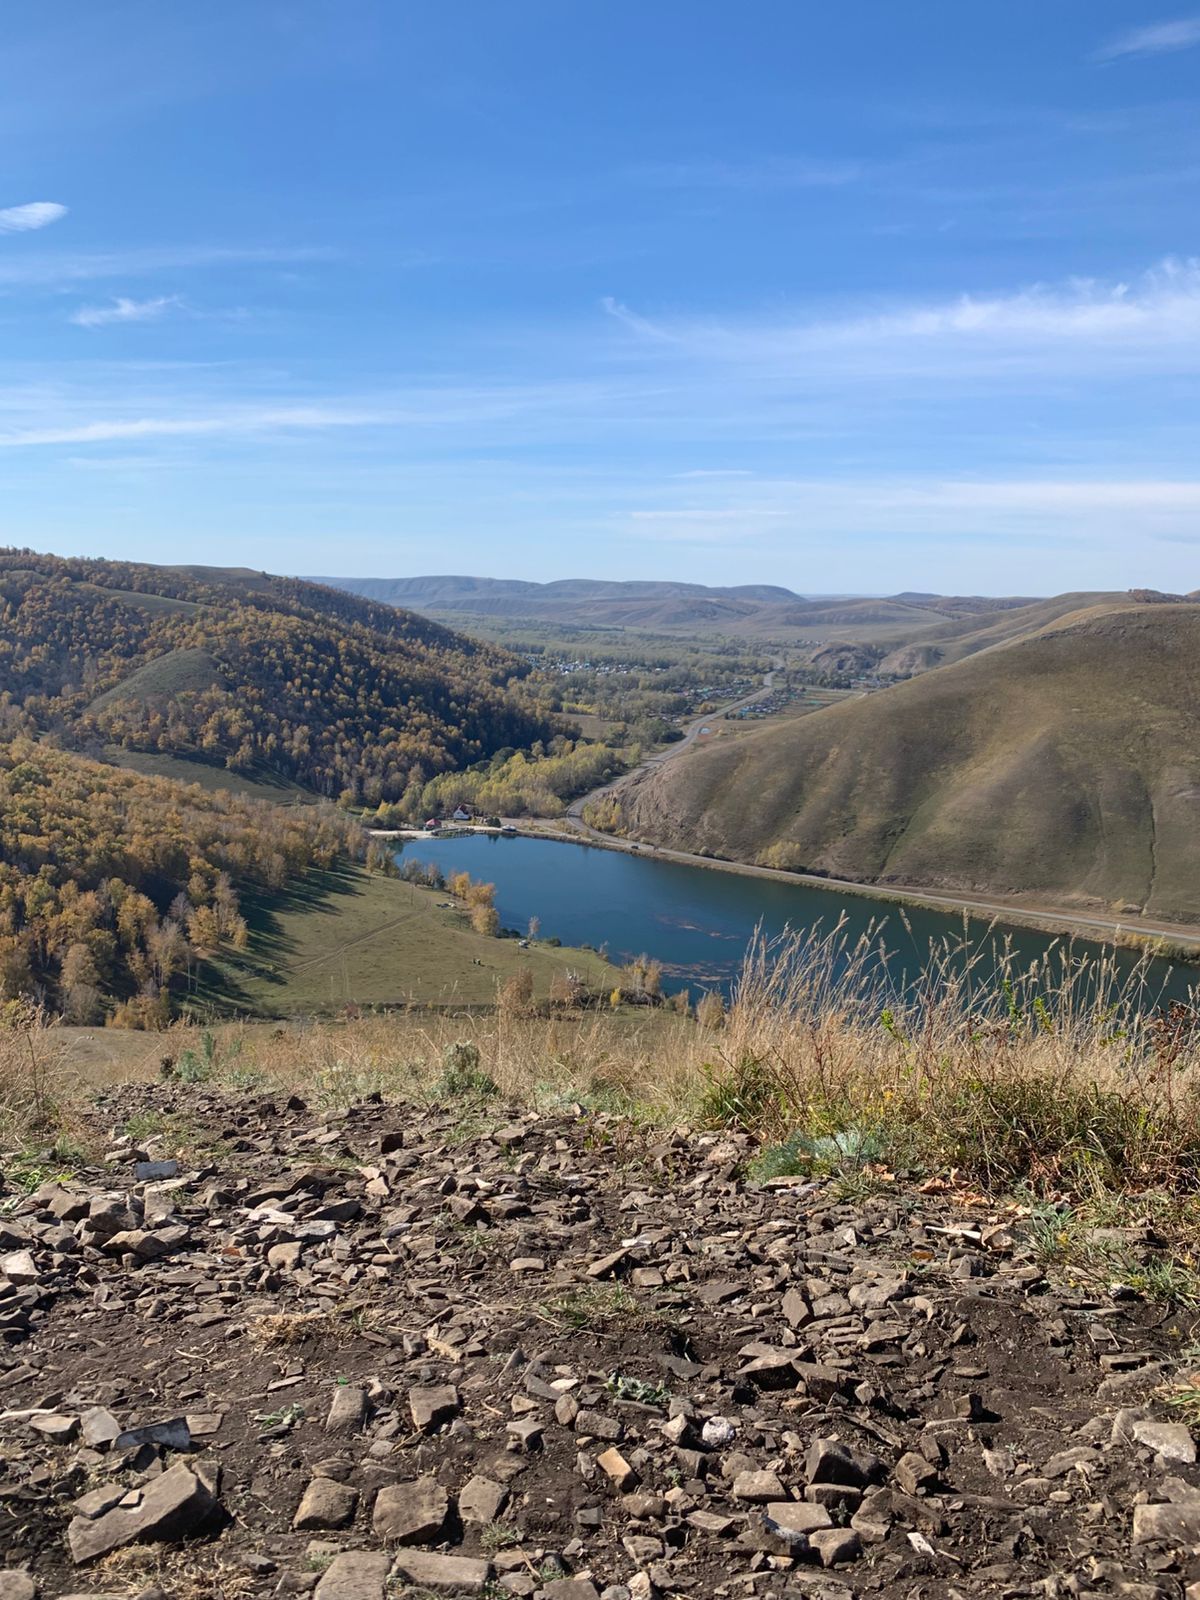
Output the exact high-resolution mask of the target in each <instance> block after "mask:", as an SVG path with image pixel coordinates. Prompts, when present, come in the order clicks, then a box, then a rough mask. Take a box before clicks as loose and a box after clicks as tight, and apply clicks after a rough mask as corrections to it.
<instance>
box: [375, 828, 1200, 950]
mask: <svg viewBox="0 0 1200 1600" xmlns="http://www.w3.org/2000/svg"><path fill="white" fill-rule="evenodd" d="M565 820H566V821H567V822H568V823H569V824H572V825H573V826H571V827H570V828H569V830H562V829H554V828H553V827H550V826H545V827H537V826H534V825H532V823H531V819H529V818H517V817H506V818H504V819H503V821H504V827H505V828H506V829H508V830H511V834H515V835H516V836H517V837H519V838H524V839H547V840H550V841H552V842H556V843H559V844H575V845H585V846H591V847H592V848H593V849H597V850H613V851H618V852H622V853H624V854H626V855H637V856H643V857H645V858H646V859H647V860H650V861H667V862H671V863H673V864H675V865H677V866H686V867H703V868H707V869H708V870H709V871H712V872H728V873H733V874H735V875H738V876H741V877H748V878H766V879H769V880H770V881H772V882H775V883H791V884H797V885H799V886H801V887H803V888H808V889H823V890H825V891H827V892H828V893H830V894H835V895H837V894H840V895H854V896H856V897H858V898H860V899H865V900H878V901H880V902H881V903H882V904H884V905H893V906H901V907H903V906H910V905H911V906H916V907H920V908H923V909H926V910H931V911H943V912H945V911H952V912H962V913H964V914H965V915H967V916H969V917H971V918H972V919H973V920H975V921H979V922H1001V923H1010V924H1012V925H1013V926H1014V927H1023V928H1032V929H1034V930H1035V931H1036V932H1038V933H1050V934H1065V935H1068V936H1072V935H1074V936H1078V937H1080V938H1085V939H1087V940H1089V942H1091V943H1092V944H1110V945H1116V946H1117V947H1118V948H1120V947H1122V943H1123V941H1124V947H1125V948H1128V947H1129V944H1130V943H1132V944H1134V945H1137V946H1143V947H1145V949H1146V951H1147V953H1148V954H1150V955H1153V954H1155V951H1154V948H1153V947H1154V945H1155V944H1158V943H1167V944H1175V945H1180V946H1183V947H1185V948H1184V950H1182V951H1179V952H1176V953H1174V955H1173V956H1170V955H1168V956H1163V957H1162V959H1164V960H1171V959H1175V960H1177V961H1178V962H1179V963H1180V964H1181V965H1184V966H1190V965H1193V964H1200V931H1196V930H1191V929H1188V928H1184V927H1173V926H1167V927H1161V926H1154V925H1140V924H1139V923H1138V922H1137V921H1127V920H1118V919H1116V918H1109V917H1099V916H1089V915H1087V914H1086V913H1084V912H1076V911H1068V910H1066V909H1065V908H1060V907H1055V906H1046V907H1042V906H1024V905H1020V904H1019V903H1013V902H1009V901H1004V900H978V899H974V898H972V897H971V896H969V895H957V894H954V893H952V892H943V891H941V890H936V889H923V888H918V887H915V886H910V885H907V884H890V885H883V884H879V885H876V884H867V883H856V882H854V881H853V880H851V879H848V878H826V877H821V876H820V875H819V874H817V873H811V872H787V871H785V870H783V869H782V868H780V867H760V866H757V865H756V864H754V863H753V862H749V861H730V860H727V859H726V858H724V857H722V856H702V855H694V854H691V853H690V852H688V851H683V850H671V849H668V848H666V847H663V846H658V845H651V844H646V843H643V842H642V841H640V840H626V839H620V838H617V837H615V836H612V835H608V834H601V833H597V832H596V831H595V830H594V829H590V828H588V827H587V825H586V824H585V823H583V822H582V821H581V820H580V819H579V818H577V817H573V816H571V815H570V814H569V813H568V816H567V818H566V819H565ZM371 831H372V836H373V837H375V838H395V839H403V840H406V841H408V840H417V839H421V838H423V837H425V835H424V834H423V833H422V831H421V830H420V829H387V830H383V829H380V830H371ZM459 831H461V832H462V834H463V835H464V836H466V835H468V834H474V833H487V834H491V835H493V836H496V837H499V835H498V834H497V830H496V829H494V828H478V827H472V826H470V825H466V824H464V825H462V827H461V829H460V830H459ZM510 836H511V835H510Z"/></svg>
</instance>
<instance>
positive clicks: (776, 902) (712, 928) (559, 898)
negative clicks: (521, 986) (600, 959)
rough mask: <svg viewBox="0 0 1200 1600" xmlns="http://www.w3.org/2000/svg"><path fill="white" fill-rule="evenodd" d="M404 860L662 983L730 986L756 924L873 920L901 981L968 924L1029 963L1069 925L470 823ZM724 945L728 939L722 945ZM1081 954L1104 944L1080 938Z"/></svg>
mask: <svg viewBox="0 0 1200 1600" xmlns="http://www.w3.org/2000/svg"><path fill="white" fill-rule="evenodd" d="M399 854H401V855H402V856H403V857H404V858H406V859H416V860H418V861H424V862H431V863H434V864H436V865H437V866H439V867H440V868H441V869H442V870H443V871H444V872H461V871H466V872H469V873H470V874H471V876H472V877H473V878H480V879H483V880H485V881H486V882H489V883H494V884H495V886H496V906H497V909H498V910H499V913H500V920H501V922H502V924H503V925H504V926H505V927H510V928H518V929H520V930H521V931H522V932H523V931H524V929H525V928H526V927H527V925H528V923H529V919H530V917H537V918H539V920H540V922H541V934H540V937H541V938H543V939H546V938H550V937H553V936H557V937H558V938H559V939H561V940H562V942H563V944H572V945H584V944H587V945H592V946H594V947H597V948H598V947H600V946H601V945H605V946H607V948H608V954H609V956H610V957H611V959H612V960H613V961H615V962H616V963H617V964H618V965H620V964H621V963H623V962H625V961H629V960H632V959H633V958H634V957H635V956H639V955H650V956H654V957H656V958H657V959H658V960H659V961H661V962H662V963H663V971H664V977H665V983H664V987H665V988H666V989H668V990H671V991H673V990H675V989H679V988H683V987H688V986H691V987H694V988H695V987H699V988H710V987H711V988H720V989H723V990H725V991H726V992H728V991H729V989H730V987H731V985H732V983H733V981H734V979H735V978H736V977H737V974H738V972H739V970H740V968H741V964H742V957H743V954H744V952H745V949H746V947H747V945H748V944H749V942H750V940H751V939H752V938H753V936H754V932H755V929H756V928H761V929H762V932H763V933H764V934H765V935H766V936H767V937H768V938H775V937H777V936H778V935H780V934H782V933H784V932H786V931H787V930H788V929H792V930H795V931H803V930H806V929H811V928H820V929H822V930H824V931H825V932H828V931H829V930H830V929H832V928H833V927H835V926H836V925H837V924H838V922H839V920H840V921H841V922H842V923H843V925H844V929H845V933H846V935H847V937H848V941H849V942H850V943H853V942H854V941H855V940H857V939H858V938H859V937H860V936H862V935H864V934H868V933H870V932H871V931H872V930H874V931H875V932H876V933H877V934H880V937H881V942H882V944H883V945H884V946H885V947H886V950H887V952H888V954H889V956H890V958H891V960H890V970H891V972H892V973H893V975H894V976H895V977H896V978H897V980H898V981H899V982H901V983H903V982H905V981H906V980H908V981H912V980H913V979H915V977H916V975H918V974H920V973H922V972H924V971H925V970H926V969H927V968H928V966H929V956H930V951H931V949H933V950H940V949H942V948H944V946H945V945H946V943H947V941H949V942H950V943H952V944H960V943H961V942H962V940H963V934H964V927H966V928H967V930H968V937H969V939H970V940H971V942H972V943H978V942H979V941H981V940H983V941H986V940H987V939H989V938H991V939H993V940H994V941H995V942H996V943H997V945H999V944H1000V943H1001V942H1002V941H1003V942H1004V943H1005V944H1006V945H1007V947H1008V948H1009V949H1010V950H1011V951H1012V953H1013V955H1014V956H1015V957H1016V960H1017V962H1018V963H1019V964H1023V965H1025V966H1031V965H1033V964H1034V963H1035V962H1037V961H1038V960H1040V959H1041V958H1042V957H1043V956H1044V955H1045V954H1046V952H1047V951H1049V950H1052V949H1057V950H1062V949H1063V948H1064V947H1065V940H1064V939H1063V938H1062V936H1055V935H1052V934H1047V933H1038V932H1037V931H1036V930H1034V929H1030V928H1017V927H1005V926H1001V925H996V924H991V923H989V922H987V921H985V920H983V919H973V920H970V921H969V922H968V921H967V920H966V919H964V918H963V917H962V916H955V915H952V914H951V913H949V912H941V911H931V910H927V909H925V908H924V907H921V906H908V907H905V908H904V909H903V910H901V909H900V908H899V907H897V906H893V905H889V904H886V903H884V902H881V901H874V900H871V899H870V898H868V897H866V896H862V895H842V894H839V893H838V892H837V890H835V889H818V888H814V887H812V886H811V885H809V884H801V883H787V882H780V881H776V880H774V879H769V878H755V877H751V876H747V875H742V874H739V873H733V872H720V871H715V870H710V869H708V868H705V867H691V866H686V865H684V864H683V863H681V862H674V861H662V860H659V859H656V858H654V857H651V856H645V855H636V856H635V855H627V854H625V853H624V852H621V851H616V850H604V849H601V848H597V847H594V846H588V845H577V844H567V843H562V842H558V841H555V840H552V839H527V838H523V837H519V836H518V837H516V838H509V839H505V838H500V837H496V836H490V835H487V834H468V835H463V836H461V837H459V838H451V839H418V840H414V841H412V842H411V843H410V844H407V845H405V846H404V847H403V848H402V850H401V851H400V852H399ZM718 946H719V947H718ZM1073 949H1074V950H1075V951H1077V952H1079V953H1080V954H1081V955H1089V954H1097V953H1098V952H1099V950H1100V946H1098V945H1094V944H1091V943H1090V942H1087V941H1083V940H1078V941H1076V942H1075V944H1074V946H1073ZM1136 959H1137V958H1136V957H1135V955H1134V954H1133V953H1132V952H1130V951H1126V950H1118V951H1115V952H1113V955H1112V960H1113V964H1114V966H1115V967H1116V968H1117V970H1118V973H1119V974H1122V975H1123V974H1127V973H1128V972H1130V971H1132V970H1133V968H1134V966H1135V964H1136ZM1150 972H1151V975H1152V980H1153V986H1154V995H1155V998H1158V997H1159V995H1160V994H1161V998H1164V999H1186V998H1187V997H1188V995H1189V993H1190V989H1191V985H1192V983H1193V982H1195V981H1196V979H1197V978H1198V977H1200V974H1198V973H1197V971H1196V969H1195V968H1190V967H1185V968H1176V969H1173V968H1171V967H1170V966H1168V965H1167V963H1165V962H1162V961H1158V962H1155V963H1152V964H1151V967H1150Z"/></svg>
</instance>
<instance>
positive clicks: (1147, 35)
mask: <svg viewBox="0 0 1200 1600" xmlns="http://www.w3.org/2000/svg"><path fill="white" fill-rule="evenodd" d="M1198 44H1200V17H1179V18H1177V19H1176V20H1175V21H1173V22H1153V23H1150V24H1149V25H1148V26H1147V27H1144V28H1134V29H1133V30H1132V31H1131V32H1129V33H1122V34H1119V35H1118V36H1117V37H1116V38H1115V39H1110V40H1109V42H1108V43H1107V44H1104V45H1101V47H1100V49H1099V50H1097V51H1096V53H1095V56H1094V57H1093V59H1094V60H1096V61H1116V60H1119V59H1120V57H1122V56H1158V55H1165V54H1168V53H1169V52H1171V51H1174V50H1190V49H1191V48H1192V47H1193V45H1198Z"/></svg>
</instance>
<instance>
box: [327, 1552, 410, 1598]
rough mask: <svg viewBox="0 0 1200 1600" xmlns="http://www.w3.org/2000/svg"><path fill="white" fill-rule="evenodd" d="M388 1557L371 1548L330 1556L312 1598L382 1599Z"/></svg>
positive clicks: (388, 1570) (389, 1569)
mask: <svg viewBox="0 0 1200 1600" xmlns="http://www.w3.org/2000/svg"><path fill="white" fill-rule="evenodd" d="M391 1570H392V1558H391V1556H387V1555H377V1554H376V1553H375V1552H374V1551H371V1550H347V1551H346V1552H345V1554H344V1555H340V1556H334V1558H333V1560H332V1561H331V1562H330V1563H329V1566H328V1567H327V1568H326V1569H325V1571H324V1573H323V1574H322V1576H321V1581H320V1583H318V1584H317V1587H316V1589H315V1591H314V1596H315V1600H384V1595H385V1594H386V1592H387V1581H388V1573H389V1572H390V1571H391Z"/></svg>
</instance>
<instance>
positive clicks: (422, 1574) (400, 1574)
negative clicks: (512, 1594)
mask: <svg viewBox="0 0 1200 1600" xmlns="http://www.w3.org/2000/svg"><path fill="white" fill-rule="evenodd" d="M491 1575H492V1565H491V1562H490V1561H482V1560H477V1559H476V1558H475V1557H474V1556H442V1555H437V1554H435V1553H434V1552H432V1551H429V1550H401V1552H400V1554H399V1555H398V1556H397V1557H396V1560H395V1564H394V1565H393V1567H392V1577H393V1578H403V1579H404V1580H405V1581H406V1582H408V1583H415V1584H422V1585H424V1587H425V1588H426V1589H439V1590H444V1591H446V1592H448V1593H450V1594H454V1593H456V1592H459V1593H463V1594H478V1593H479V1591H480V1590H481V1589H483V1588H484V1587H485V1586H486V1584H487V1581H488V1579H489V1578H490V1577H491Z"/></svg>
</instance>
